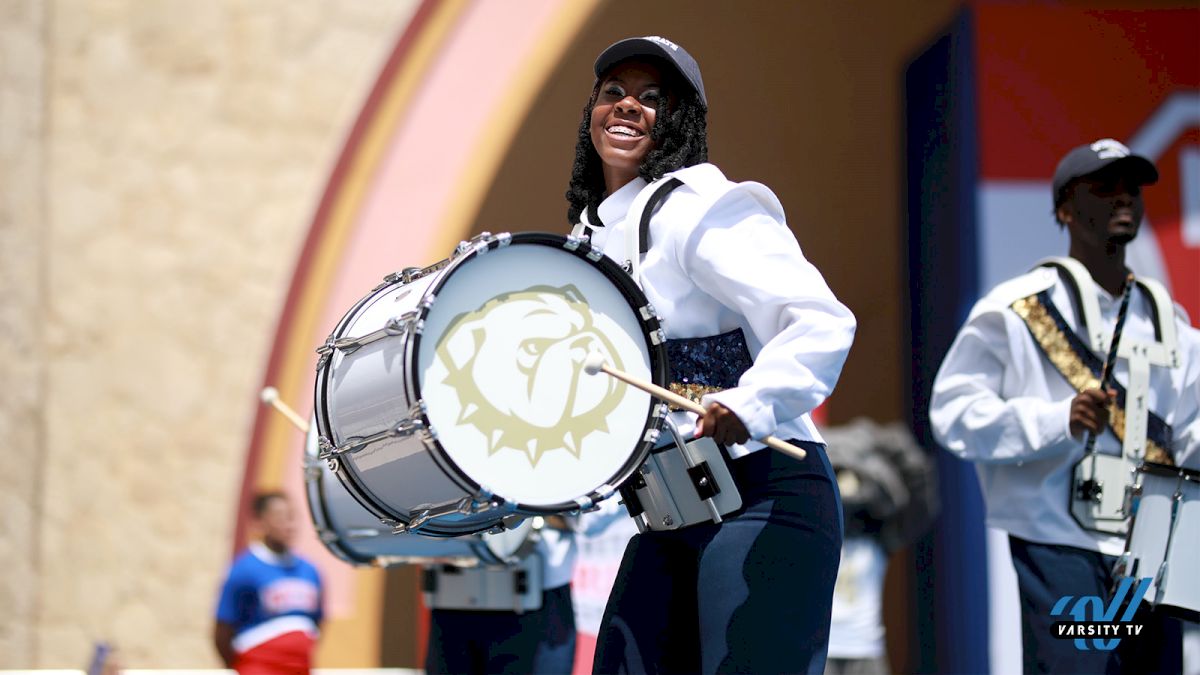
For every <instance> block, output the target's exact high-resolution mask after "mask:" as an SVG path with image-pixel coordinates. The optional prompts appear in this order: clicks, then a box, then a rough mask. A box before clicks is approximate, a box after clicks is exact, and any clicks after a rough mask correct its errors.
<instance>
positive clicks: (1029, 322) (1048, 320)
mask: <svg viewBox="0 0 1200 675" xmlns="http://www.w3.org/2000/svg"><path fill="white" fill-rule="evenodd" d="M1012 310H1013V311H1014V312H1016V313H1017V316H1019V317H1021V320H1022V321H1024V322H1025V326H1026V327H1027V328H1028V329H1029V333H1030V334H1031V335H1032V336H1033V340H1034V342H1036V343H1037V344H1038V346H1039V347H1041V349H1042V353H1043V354H1045V355H1046V358H1047V359H1048V360H1049V361H1050V363H1052V364H1053V365H1054V367H1055V368H1056V369H1057V370H1058V372H1059V373H1061V374H1062V376H1063V377H1064V378H1066V380H1067V383H1068V384H1070V385H1071V386H1072V387H1074V388H1075V390H1076V391H1083V390H1085V389H1098V388H1100V377H1099V376H1098V375H1097V374H1096V372H1097V371H1099V370H1100V369H1099V368H1096V369H1095V370H1093V369H1092V368H1091V367H1090V366H1089V365H1088V363H1087V361H1088V360H1090V361H1094V362H1098V361H1099V359H1098V358H1097V357H1096V356H1095V355H1094V354H1092V353H1091V351H1090V350H1088V349H1087V347H1086V346H1084V345H1083V343H1082V341H1080V340H1079V338H1078V336H1076V335H1075V334H1074V332H1072V331H1070V330H1069V329H1064V326H1065V325H1066V322H1065V321H1064V320H1063V318H1062V316H1061V315H1060V314H1059V313H1058V309H1057V308H1055V307H1054V303H1052V302H1051V301H1050V297H1049V295H1047V294H1046V293H1044V292H1043V293H1038V294H1036V295H1031V296H1029V297H1027V298H1022V299H1020V300H1017V301H1016V302H1014V303H1013V304H1012ZM1072 338H1074V339H1072ZM1085 359H1086V360H1085ZM1093 365H1094V364H1093ZM1110 386H1111V387H1112V388H1114V389H1116V390H1117V397H1116V399H1117V400H1115V401H1113V402H1112V403H1110V404H1109V408H1108V414H1109V417H1108V419H1109V426H1111V427H1112V430H1113V433H1114V434H1115V435H1116V437H1117V439H1118V440H1120V441H1121V442H1122V443H1124V442H1125V408H1124V405H1123V402H1124V400H1125V390H1124V387H1122V386H1121V385H1120V383H1119V382H1117V381H1116V380H1115V379H1114V380H1112V381H1111V382H1110ZM1147 432H1148V433H1147V435H1148V438H1147V439H1146V461H1148V462H1156V463H1158V464H1166V465H1168V466H1175V459H1174V457H1173V456H1172V455H1171V450H1170V449H1171V440H1170V439H1171V427H1170V425H1169V424H1167V423H1166V422H1164V421H1163V420H1162V419H1161V418H1159V417H1158V416H1157V415H1155V414H1154V413H1150V419H1149V420H1148V424H1147Z"/></svg>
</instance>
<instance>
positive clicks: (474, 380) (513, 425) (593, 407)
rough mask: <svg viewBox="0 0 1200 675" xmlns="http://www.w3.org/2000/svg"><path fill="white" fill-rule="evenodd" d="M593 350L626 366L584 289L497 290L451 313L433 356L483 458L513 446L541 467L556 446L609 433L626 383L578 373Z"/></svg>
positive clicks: (573, 449) (573, 445)
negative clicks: (479, 441) (483, 442)
mask: <svg viewBox="0 0 1200 675" xmlns="http://www.w3.org/2000/svg"><path fill="white" fill-rule="evenodd" d="M593 351H598V352H600V353H601V354H603V355H604V357H605V359H606V360H608V362H609V363H612V364H613V365H614V366H616V367H617V368H623V367H624V366H623V364H622V363H621V361H620V358H619V356H618V354H617V350H616V348H615V347H614V346H613V343H612V342H611V340H610V339H609V338H608V337H607V336H606V335H604V333H602V332H601V331H600V330H598V329H597V328H596V326H595V325H594V324H593V321H592V314H591V311H590V310H589V309H588V305H587V301H586V299H585V298H584V297H583V294H582V293H580V292H579V289H578V288H576V287H575V286H574V285H567V286H561V287H555V286H533V287H531V288H528V289H526V290H523V291H515V292H511V293H503V294H501V295H498V296H496V297H494V298H492V299H490V300H488V301H487V302H485V303H484V304H483V306H482V307H480V308H479V309H477V310H475V311H473V312H465V313H463V314H460V315H458V316H456V317H455V318H454V319H453V320H451V321H450V324H449V325H448V327H447V329H446V333H445V335H444V336H443V337H442V339H441V340H440V341H439V342H438V345H437V348H436V350H435V353H436V355H437V359H438V360H440V361H441V363H442V365H443V366H444V367H445V368H446V371H447V373H448V374H447V376H446V379H445V384H446V385H447V386H449V387H451V388H453V389H454V390H455V392H456V394H457V395H458V400H459V405H460V407H461V413H460V414H459V417H458V420H457V421H458V423H459V424H470V425H472V426H474V427H475V428H476V429H478V430H479V431H480V432H482V433H483V435H484V436H485V437H486V438H487V441H488V453H489V454H495V453H496V452H499V451H500V450H501V449H502V448H512V449H515V450H518V451H521V452H524V453H526V455H527V456H528V458H529V463H530V465H531V466H537V463H538V460H540V459H541V457H542V455H543V454H545V453H546V452H550V451H553V450H559V449H565V450H567V451H568V452H570V453H571V454H572V455H574V456H576V457H578V456H579V449H580V446H581V443H582V441H583V439H584V438H586V437H587V436H588V435H590V434H592V433H594V432H597V431H601V432H605V431H608V427H607V424H606V422H605V419H606V418H607V417H608V415H609V414H610V413H611V412H612V411H613V410H615V409H616V407H617V405H618V404H619V403H620V402H621V399H622V398H623V397H624V395H625V390H626V385H625V384H624V383H623V382H620V381H619V380H616V379H614V378H609V377H598V376H592V375H587V374H585V373H584V372H583V364H584V361H585V360H586V359H587V356H588V354H590V353H591V352H593Z"/></svg>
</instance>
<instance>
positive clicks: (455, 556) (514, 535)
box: [304, 423, 537, 567]
mask: <svg viewBox="0 0 1200 675" xmlns="http://www.w3.org/2000/svg"><path fill="white" fill-rule="evenodd" d="M304 489H305V494H306V495H307V496H308V510H309V513H310V514H311V515H312V521H313V525H314V526H315V527H316V529H317V536H318V537H319V538H320V540H321V543H323V544H324V545H325V547H326V548H328V549H329V551H330V552H331V553H333V554H334V555H335V556H337V557H339V558H341V559H342V560H344V561H346V562H348V563H350V564H351V565H358V566H372V567H388V566H391V565H399V564H405V563H422V564H446V565H455V566H459V567H469V566H475V565H485V566H495V565H512V564H518V563H520V562H521V561H523V560H524V559H525V558H527V557H528V556H529V555H530V554H531V553H532V552H533V549H534V546H535V542H534V537H536V536H537V535H536V534H534V533H533V530H532V527H531V526H530V523H531V522H532V520H531V519H530V520H523V521H521V522H520V523H515V524H513V525H512V528H511V529H506V530H504V531H503V532H498V533H496V534H482V535H480V534H471V535H464V536H461V537H454V538H437V539H435V538H432V537H421V536H418V535H415V534H393V533H392V530H391V528H388V527H384V526H383V524H381V523H380V522H379V519H378V518H376V517H375V516H373V515H371V514H370V513H369V512H368V511H367V510H366V509H364V508H363V507H362V506H361V505H360V504H359V503H358V502H357V501H355V500H354V498H353V497H351V496H350V493H348V492H347V491H346V488H344V487H342V485H341V483H340V482H339V481H338V479H337V478H336V477H334V475H333V472H332V471H330V469H329V464H328V462H327V461H323V460H321V459H320V458H318V457H317V427H316V424H315V423H314V424H311V425H309V430H308V440H307V444H306V445H305V448H304Z"/></svg>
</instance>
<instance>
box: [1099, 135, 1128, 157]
mask: <svg viewBox="0 0 1200 675" xmlns="http://www.w3.org/2000/svg"><path fill="white" fill-rule="evenodd" d="M1091 148H1092V151H1093V152H1095V153H1096V156H1097V157H1099V158H1100V159H1111V158H1114V157H1128V156H1129V155H1130V151H1129V148H1127V147H1125V145H1124V144H1123V143H1121V142H1120V141H1115V140H1113V139H1111V138H1102V139H1100V140H1098V141H1096V142H1095V143H1092V145H1091Z"/></svg>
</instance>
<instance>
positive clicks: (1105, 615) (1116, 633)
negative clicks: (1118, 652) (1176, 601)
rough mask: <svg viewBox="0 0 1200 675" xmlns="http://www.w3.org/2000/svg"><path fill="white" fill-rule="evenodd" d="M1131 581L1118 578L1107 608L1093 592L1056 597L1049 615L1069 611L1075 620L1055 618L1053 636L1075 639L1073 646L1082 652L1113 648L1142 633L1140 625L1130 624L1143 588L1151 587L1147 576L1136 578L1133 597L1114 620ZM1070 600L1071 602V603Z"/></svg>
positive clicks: (1060, 614) (1144, 593)
mask: <svg viewBox="0 0 1200 675" xmlns="http://www.w3.org/2000/svg"><path fill="white" fill-rule="evenodd" d="M1134 581H1135V580H1134V579H1133V578H1131V577H1126V578H1124V579H1121V583H1120V584H1119V585H1118V586H1117V592H1116V594H1115V595H1114V596H1113V598H1112V600H1111V601H1109V603H1108V606H1107V607H1105V606H1104V601H1103V600H1101V599H1100V598H1098V597H1096V596H1094V595H1085V596H1081V597H1079V598H1078V599H1076V598H1075V596H1073V595H1064V596H1063V597H1061V598H1059V599H1058V602H1056V603H1055V604H1054V609H1052V610H1050V616H1063V615H1064V614H1070V616H1071V618H1072V619H1074V620H1073V621H1056V622H1055V623H1054V624H1053V626H1051V630H1053V631H1054V637H1056V638H1059V639H1063V640H1069V639H1074V640H1075V648H1076V649H1079V650H1082V651H1089V650H1092V649H1095V650H1098V651H1102V652H1107V651H1112V650H1114V649H1116V648H1117V645H1119V644H1121V638H1126V637H1137V636H1139V635H1141V633H1142V628H1143V626H1142V624H1140V623H1133V616H1134V614H1136V613H1137V608H1138V607H1139V606H1140V605H1141V604H1142V597H1143V596H1145V595H1146V589H1148V588H1149V587H1150V582H1151V581H1152V579H1150V577H1145V578H1143V579H1140V580H1137V588H1135V589H1134V590H1133V597H1132V598H1131V599H1130V600H1129V604H1128V605H1127V606H1126V607H1125V611H1124V612H1122V613H1121V618H1120V619H1119V620H1118V619H1117V612H1118V611H1120V610H1121V605H1122V604H1123V603H1124V602H1125V599H1126V597H1127V596H1129V589H1130V587H1131V586H1133V584H1134ZM1072 600H1074V603H1072V602H1071V601H1072ZM1068 606H1070V610H1069V611H1068V610H1067V607H1068ZM1089 642H1090V643H1091V644H1090V645H1089V644H1088V643H1089Z"/></svg>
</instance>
